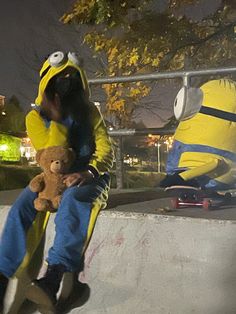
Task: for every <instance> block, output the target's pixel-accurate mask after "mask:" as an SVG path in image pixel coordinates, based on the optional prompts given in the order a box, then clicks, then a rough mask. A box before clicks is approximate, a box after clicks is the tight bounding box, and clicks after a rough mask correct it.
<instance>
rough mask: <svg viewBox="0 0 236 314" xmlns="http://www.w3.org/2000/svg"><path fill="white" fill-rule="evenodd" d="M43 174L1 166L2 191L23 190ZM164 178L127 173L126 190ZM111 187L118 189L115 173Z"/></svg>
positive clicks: (31, 170) (158, 175)
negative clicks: (37, 176) (38, 175)
mask: <svg viewBox="0 0 236 314" xmlns="http://www.w3.org/2000/svg"><path fill="white" fill-rule="evenodd" d="M40 172H41V169H40V168H38V167H29V166H18V165H0V191H2V190H14V189H21V188H24V187H25V186H27V185H28V183H29V182H30V180H31V179H32V178H33V177H35V176H36V175H37V174H39V173H40ZM163 177H164V174H163V173H157V172H148V171H142V172H141V171H139V172H137V171H126V172H125V175H124V181H125V188H143V187H155V186H157V185H158V184H159V182H160V180H161V179H162V178H163ZM111 187H112V188H115V187H116V176H115V173H114V172H112V173H111Z"/></svg>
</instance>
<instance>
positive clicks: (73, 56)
mask: <svg viewBox="0 0 236 314" xmlns="http://www.w3.org/2000/svg"><path fill="white" fill-rule="evenodd" d="M68 60H69V61H71V62H72V63H73V64H75V65H77V66H80V65H81V63H82V62H81V59H80V57H79V56H78V54H77V53H76V52H69V53H68V54H65V53H64V52H62V51H56V52H53V53H52V54H51V55H50V56H49V57H48V62H49V64H50V65H51V66H52V67H55V68H57V67H60V66H61V65H63V64H65V63H66V62H67V61H68Z"/></svg>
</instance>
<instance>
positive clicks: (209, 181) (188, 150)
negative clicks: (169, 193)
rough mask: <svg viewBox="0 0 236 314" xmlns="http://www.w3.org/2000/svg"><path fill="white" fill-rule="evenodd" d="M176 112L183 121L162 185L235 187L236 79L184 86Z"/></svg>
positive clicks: (181, 121) (176, 103) (205, 187)
mask: <svg viewBox="0 0 236 314" xmlns="http://www.w3.org/2000/svg"><path fill="white" fill-rule="evenodd" d="M174 113H175V116H176V118H177V119H178V120H180V123H179V125H178V127H177V129H176V132H175V134H174V145H173V148H172V150H171V151H170V154H169V156H168V161H167V176H166V177H165V179H164V180H163V181H162V182H161V186H163V187H167V186H172V185H193V186H198V187H201V188H204V189H212V190H225V189H229V188H232V187H234V184H235V183H236V174H234V168H235V164H236V140H235V138H236V82H234V81H232V80H230V79H218V80H212V81H209V82H207V83H205V84H203V85H202V86H201V87H200V88H187V87H183V88H182V89H181V90H180V91H179V93H178V94H177V97H176V100H175V105H174Z"/></svg>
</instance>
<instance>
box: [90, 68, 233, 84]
mask: <svg viewBox="0 0 236 314" xmlns="http://www.w3.org/2000/svg"><path fill="white" fill-rule="evenodd" d="M234 72H236V67H228V68H220V69H208V70H207V69H204V70H195V71H173V72H172V71H168V72H163V73H160V72H155V73H149V74H139V75H130V76H116V77H103V78H95V79H89V80H88V82H89V84H91V85H94V84H112V83H124V82H139V81H153V80H158V79H173V78H184V77H191V76H207V75H221V74H222V75H225V74H230V73H234Z"/></svg>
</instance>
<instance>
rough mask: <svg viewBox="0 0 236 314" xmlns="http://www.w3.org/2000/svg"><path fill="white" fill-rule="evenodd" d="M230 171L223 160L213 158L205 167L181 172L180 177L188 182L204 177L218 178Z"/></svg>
mask: <svg viewBox="0 0 236 314" xmlns="http://www.w3.org/2000/svg"><path fill="white" fill-rule="evenodd" d="M228 171H229V166H228V164H227V163H226V162H225V161H224V160H223V159H218V158H212V159H211V161H209V162H208V163H206V164H205V165H202V166H199V167H196V168H193V169H190V170H186V171H184V172H181V173H180V174H179V175H180V176H181V178H183V179H184V180H185V181H187V180H191V179H194V178H197V177H200V176H203V175H207V176H209V177H213V178H216V177H219V176H220V175H223V174H225V173H226V172H228Z"/></svg>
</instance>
